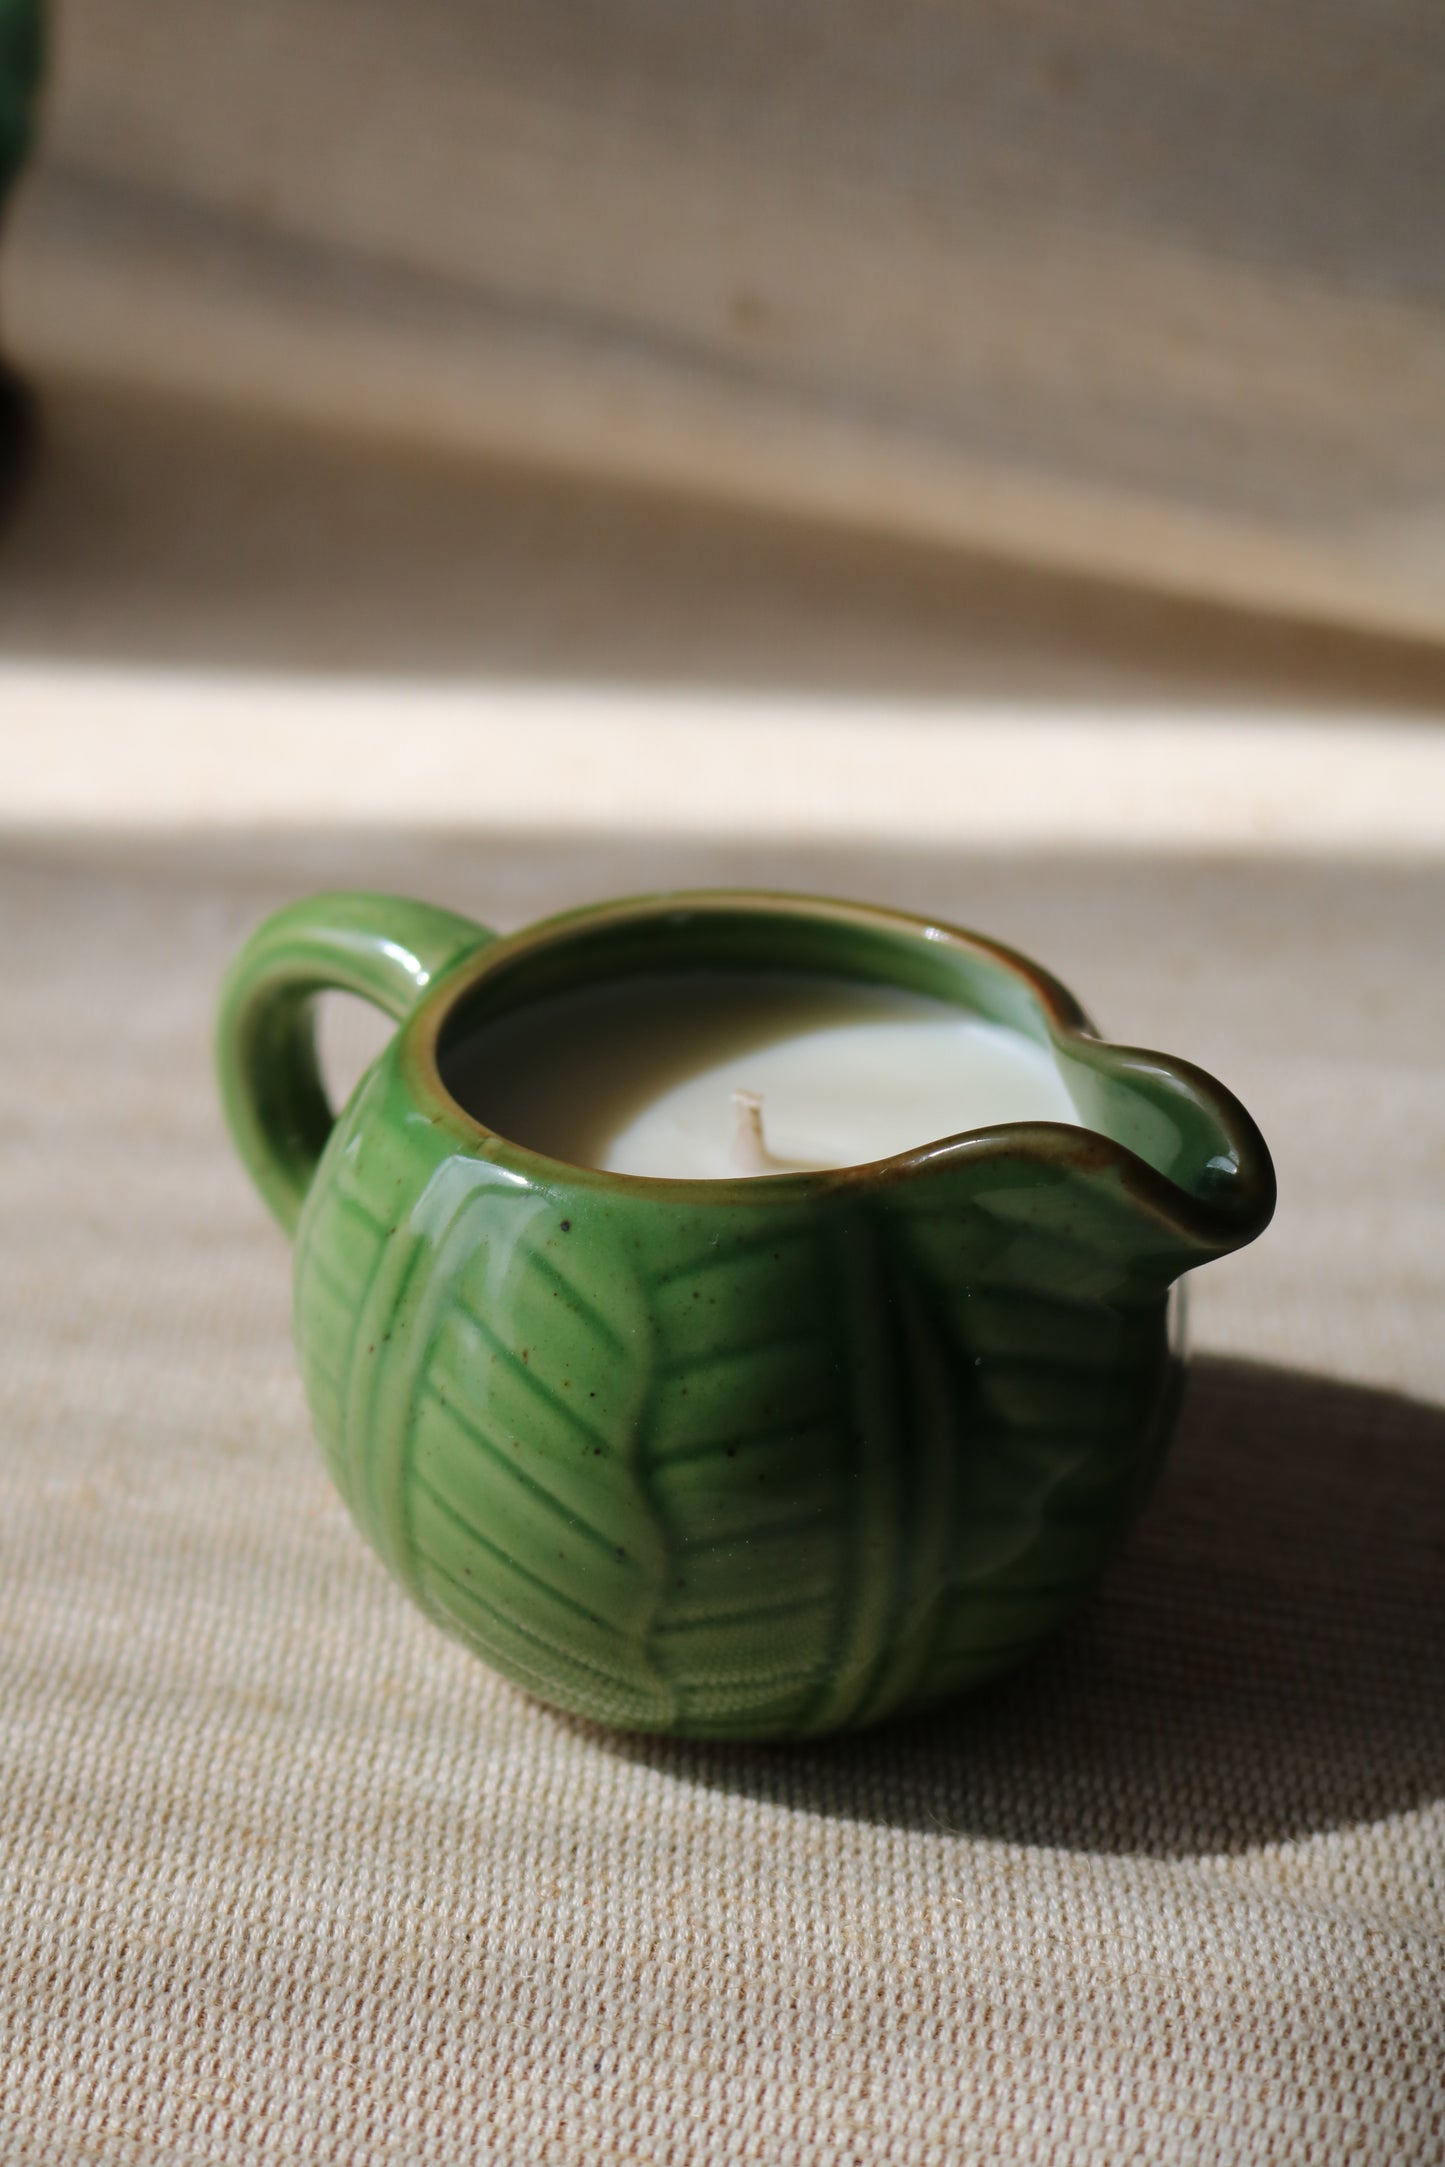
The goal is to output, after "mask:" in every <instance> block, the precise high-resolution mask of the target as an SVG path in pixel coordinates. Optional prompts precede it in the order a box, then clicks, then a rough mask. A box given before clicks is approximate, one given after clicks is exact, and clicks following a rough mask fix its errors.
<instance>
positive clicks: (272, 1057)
mask: <svg viewBox="0 0 1445 2167" xmlns="http://www.w3.org/2000/svg"><path fill="white" fill-rule="evenodd" d="M709 964H711V965H719V964H724V965H733V966H743V967H748V968H758V967H769V966H771V967H776V968H786V969H791V970H798V969H804V970H816V971H820V972H826V973H830V974H832V975H834V976H844V977H851V978H856V979H865V980H882V981H885V982H891V983H893V984H896V985H900V986H904V987H908V988H911V989H912V990H914V991H916V992H921V993H928V994H934V995H937V996H940V997H942V998H944V999H947V1000H953V1001H955V1002H958V1003H961V1004H963V1005H964V1006H965V1007H967V1008H968V1009H970V1010H971V1011H973V1012H974V1013H977V1014H981V1015H984V1016H987V1017H990V1018H992V1019H994V1020H996V1021H999V1022H1002V1023H1007V1024H1011V1025H1013V1026H1014V1027H1015V1028H1018V1029H1020V1030H1023V1031H1026V1032H1028V1033H1030V1034H1031V1035H1032V1036H1033V1037H1034V1038H1035V1039H1036V1040H1038V1041H1039V1042H1040V1043H1043V1044H1048V1045H1052V1047H1053V1049H1054V1053H1055V1056H1056V1058H1057V1060H1058V1062H1059V1065H1060V1068H1061V1070H1062V1072H1063V1074H1064V1077H1065V1080H1066V1082H1067V1083H1068V1085H1069V1088H1070V1090H1071V1091H1072V1093H1073V1095H1074V1098H1075V1103H1076V1104H1077V1105H1078V1106H1079V1108H1080V1111H1081V1113H1082V1114H1083V1115H1084V1117H1085V1118H1086V1119H1087V1120H1088V1121H1089V1122H1090V1123H1091V1124H1092V1127H1091V1128H1090V1129H1076V1128H1066V1127H1062V1126H1058V1125H1054V1124H1047V1123H1038V1124H1027V1125H1025V1124H1014V1125H1010V1126H1007V1127H1001V1128H995V1129H991V1130H985V1131H977V1132H974V1133H972V1134H968V1135H963V1136H958V1137H954V1138H952V1139H950V1140H948V1141H945V1142H941V1143H933V1144H930V1145H928V1146H927V1147H926V1148H924V1149H921V1150H919V1151H917V1152H914V1153H911V1154H909V1155H908V1156H906V1157H903V1158H898V1159H892V1160H887V1161H883V1162H880V1163H878V1164H875V1165H871V1166H862V1167H851V1168H844V1169H840V1170H837V1171H833V1172H828V1173H819V1174H806V1175H797V1174H786V1175H779V1176H775V1177H770V1178H765V1179H761V1180H736V1181H710V1182H673V1181H657V1180H642V1179H638V1178H633V1177H625V1176H620V1175H612V1174H604V1173H600V1172H597V1171H595V1170H592V1169H588V1168H582V1167H573V1166H568V1165H564V1164H562V1163H560V1162H558V1161H556V1160H551V1159H546V1158H542V1157H540V1156H538V1155H537V1154H535V1153H533V1152H529V1151H527V1150H524V1149H522V1148H520V1147H519V1146H518V1145H516V1144H514V1143H512V1142H510V1141H507V1140H506V1139H504V1138H502V1137H500V1136H497V1135H494V1134H492V1133H491V1132H490V1131H488V1130H486V1129H485V1128H483V1127H481V1126H480V1125H479V1124H478V1123H477V1122H476V1121H475V1120H474V1119H472V1118H471V1117H470V1116H469V1115H468V1114H467V1113H466V1112H464V1111H463V1110H462V1108H461V1107H460V1106H459V1105H458V1104H457V1103H456V1102H455V1100H453V1099H452V1097H451V1096H450V1095H449V1093H448V1091H447V1089H446V1087H445V1085H444V1083H443V1082H442V1080H441V1074H440V1072H439V1063H440V1064H441V1067H442V1068H445V1064H446V1055H447V1048H448V1046H449V1045H450V1044H453V1043H455V1042H456V1040H457V1038H458V1037H459V1036H460V1035H461V1034H463V1033H464V1032H465V1031H466V1030H467V1029H468V1028H470V1026H471V1025H472V1024H473V1023H475V1022H476V1021H479V1020H482V1019H484V1018H488V1017H492V1016H496V1015H499V1014H502V1013H504V1012H505V1011H506V1010H507V1009H509V1008H511V1007H515V1006H516V1005H518V1004H520V1003H523V1002H525V1001H528V1000H531V999H534V998H536V997H538V996H539V995H544V994H546V993H548V992H551V991H554V990H556V989H559V988H561V987H564V986H570V985H575V984H579V983H586V982H591V981H594V980H596V979H597V978H598V977H600V976H604V975H606V974H609V973H626V972H628V971H630V970H636V969H639V968H676V967H679V966H681V967H687V966H688V965H692V966H694V967H696V966H705V965H709ZM327 987H343V988H346V989H349V990H350V991H353V992H357V993H361V994H363V995H366V996H368V997H369V998H371V999H372V1000H374V1001H376V1002H378V1003H379V1004H380V1005H381V1006H382V1007H383V1008H384V1009H386V1010H387V1011H388V1013H389V1014H391V1015H392V1016H394V1017H395V1018H396V1019H397V1021H398V1023H399V1025H400V1028H399V1030H398V1031H397V1033H396V1035H395V1037H394V1038H393V1039H392V1041H391V1043H390V1044H389V1046H388V1047H387V1048H386V1050H385V1051H384V1052H383V1053H382V1054H381V1056H380V1057H379V1059H378V1060H377V1061H376V1062H375V1063H374V1065H373V1066H372V1067H371V1069H370V1070H369V1072H368V1073H367V1074H366V1076H365V1077H364V1078H363V1079H362V1082H361V1083H360V1084H359V1086H358V1087H357V1089H356V1091H355V1092H354V1094H353V1095H352V1098H351V1100H350V1102H349V1103H348V1105H347V1106H346V1108H345V1109H344V1111H343V1112H342V1113H341V1114H340V1115H339V1116H338V1117H336V1118H335V1119H334V1120H333V1116H332V1113H331V1109H330V1108H329V1106H328V1105H327V1102H326V1099H325V1097H324V1094H323V1092H322V1088H321V1084H320V1082H319V1079H318V1075H317V1069H316V1061H315V1054H314V1049H313V1039H312V1023H311V1007H312V1001H313V997H314V995H315V994H316V993H317V992H319V991H321V990H323V989H325V988H327ZM220 1066H221V1077H222V1083H223V1089H224V1094H225V1101H226V1107H227V1112H228V1116H229V1119H230V1122H231V1125H232V1129H233V1132H234V1134H235V1138H236V1141H237V1144H238V1147H239V1149H240V1151H241V1154H242V1157H243V1158H244V1160H245V1161H246V1164H247V1165H248V1167H249V1168H250V1170H251V1172H252V1174H253V1176H254V1178H255V1180H256V1182H257V1185H258V1187H259V1188H260V1189H261V1191H262V1194H263V1195H264V1196H265V1197H266V1199H267V1201H268V1202H269V1203H270V1204H271V1206H272V1208H273V1209H274V1211H275V1212H276V1214H277V1216H278V1217H279V1219H280V1220H281V1223H282V1224H283V1226H285V1227H286V1228H287V1229H288V1230H290V1231H294V1233H295V1237H296V1258H295V1272H296V1336H297V1346H298V1349H299V1353H300V1360H301V1367H302V1370H303V1373H304V1376H305V1382H306V1389H307V1393H308V1395H309V1398H310V1403H311V1408H312V1412H313V1415H314V1418H315V1424H316V1429H317V1432H318V1434H319V1436H320V1439H321V1444H322V1447H323V1450H324V1451H325V1454H326V1457H327V1461H328V1464H329V1466H330V1468H331V1472H332V1474H333V1475H334V1477H335V1479H336V1482H337V1484H338V1486H339V1488H340V1490H341V1492H342V1495H343V1496H344V1497H345V1499H346V1501H347V1504H348V1505H349V1507H350V1509H351V1512H352V1514H353V1515H354V1517H355V1519H356V1521H357V1524H358V1525H359V1527H360V1528H361V1529H362V1531H363V1533H364V1534H365V1535H366V1536H367V1538H368V1539H369V1540H370V1541H371V1542H372V1543H373V1544H374V1545H375V1546H376V1548H377V1549H378V1550H379V1551H380V1553H381V1555H382V1557H383V1558H384V1559H385V1560H386V1562H387V1564H388V1565H389V1566H390V1568H391V1570H392V1571H393V1572H394V1573H395V1574H396V1575H397V1577H398V1578H399V1579H400V1581H401V1582H402V1584H403V1585H404V1586H405V1587H406V1588H407V1589H408V1590H409V1591H410V1592H411V1594H412V1595H413V1596H414V1597H415V1598H416V1600H417V1602H418V1603H420V1605H421V1606H422V1608H423V1609H424V1610H425V1611H426V1612H427V1614H428V1615H429V1616H430V1617H432V1618H434V1619H435V1620H436V1621H437V1622H438V1624H440V1625H442V1626H443V1627H445V1629H446V1630H447V1631H449V1632H451V1633H453V1634H455V1635H456V1636H457V1637H458V1638H460V1639H461V1640H463V1641H465V1642H466V1643H467V1644H468V1646H470V1647H472V1648H474V1649H475V1650H476V1651H477V1652H478V1654H480V1655H482V1656H483V1657H485V1659H486V1660H487V1661H488V1662H489V1663H491V1664H494V1665H495V1666H496V1668H497V1669H499V1670H501V1671H503V1672H505V1673H506V1675H507V1676H508V1677H510V1678H512V1679H514V1680H516V1681H517V1683H519V1684H520V1685H522V1686H525V1687H526V1688H527V1689H528V1690H529V1691H530V1692H533V1693H535V1694H537V1695H538V1696H539V1697H540V1698H542V1699H543V1700H546V1701H550V1702H551V1703H553V1704H554V1705H555V1706H557V1707H560V1708H565V1709H570V1710H573V1711H575V1712H577V1713H579V1714H582V1715H586V1716H591V1717H594V1718H596V1719H598V1720H599V1721H601V1722H604V1723H610V1724H616V1725H621V1726H624V1727H627V1728H631V1729H638V1730H652V1731H672V1732H679V1733H684V1734H687V1735H691V1736H697V1737H730V1738H742V1737H746V1738H767V1737H788V1736H805V1735H809V1734H813V1733H818V1732H823V1731H829V1730H834V1729H837V1728H839V1727H842V1726H846V1725H856V1724H865V1723H872V1722H876V1721H877V1720H878V1719H879V1718H881V1717H884V1716H888V1715H891V1714H894V1713H896V1712H897V1711H899V1710H902V1709H905V1708H911V1707H916V1706H918V1705H920V1704H923V1703H926V1702H928V1701H932V1700H935V1699H937V1698H939V1697H941V1696H943V1695H945V1694H952V1693H955V1692H957V1691H959V1690H960V1689H962V1688H965V1687H968V1686H971V1685H974V1684H977V1683H978V1682H980V1681H981V1680H983V1679H985V1678H988V1677H991V1676H993V1675H994V1674H995V1673H996V1672H998V1671H1000V1670H1003V1669H1004V1668H1006V1667H1007V1666H1008V1665H1010V1664H1012V1663H1014V1662H1016V1661H1017V1660H1018V1659H1019V1658H1020V1657H1021V1656H1023V1655H1025V1654H1026V1653H1027V1652H1028V1651H1029V1649H1031V1648H1032V1647H1033V1646H1034V1645H1035V1644H1036V1643H1037V1642H1038V1640H1039V1639H1040V1638H1041V1637H1042V1636H1043V1635H1045V1634H1047V1633H1049V1632H1051V1631H1052V1630H1053V1628H1054V1627H1055V1626H1057V1625H1058V1624H1060V1623H1061V1621H1062V1620H1063V1619H1064V1618H1066V1617H1067V1616H1068V1614H1069V1612H1070V1610H1071V1609H1072V1608H1073V1607H1074V1606H1075V1605H1076V1604H1077V1602H1078V1600H1079V1598H1080V1596H1081V1595H1082V1594H1083V1593H1084V1592H1085V1591H1086V1590H1087V1588H1088V1587H1089V1586H1090V1584H1091V1583H1092V1582H1093V1581H1094V1579H1095V1578H1096V1576H1097V1575H1098V1573H1099V1571H1100V1569H1101V1567H1102V1566H1103V1564H1104V1562H1105V1561H1106V1559H1107V1558H1108V1556H1109V1555H1110V1553H1111V1551H1112V1550H1113V1548H1114V1547H1115V1545H1116V1544H1117V1542H1118V1540H1119V1538H1120V1536H1121V1534H1122V1533H1123V1531H1124V1530H1125V1529H1126V1528H1127V1526H1128V1525H1129V1523H1130V1521H1131V1519H1132V1518H1133V1516H1134V1514H1135V1513H1136V1511H1137V1510H1138V1508H1139V1506H1140V1505H1141V1503H1142V1502H1143V1500H1144V1498H1145V1497H1146V1495H1147V1493H1148V1491H1149V1488H1150V1485H1151V1483H1152V1481H1153V1479H1154V1476H1155V1474H1156V1472H1157V1469H1158V1467H1159V1464H1160V1459H1161V1456H1162V1454H1163V1452H1164V1449H1165V1446H1166V1444H1167V1441H1168V1436H1169V1431H1170V1428H1171V1425H1172V1421H1173V1417H1174V1412H1175V1406H1176V1400H1177V1388H1178V1382H1179V1374H1180V1362H1179V1350H1178V1346H1177V1343H1176V1341H1175V1338H1174V1336H1173V1335H1172V1334H1171V1329H1170V1301H1169V1295H1170V1289H1171V1287H1172V1286H1173V1284H1174V1282H1175V1281H1176V1280H1177V1279H1178V1278H1179V1276H1180V1275H1181V1274H1182V1273H1183V1272H1186V1271H1188V1270H1189V1269H1190V1268H1191V1267H1192V1266H1194V1265H1197V1264H1200V1263H1203V1262H1205V1261H1206V1260H1207V1259H1208V1258H1210V1257H1216V1256H1221V1255H1223V1254H1225V1253H1226V1252H1227V1251H1229V1250H1232V1249H1235V1248H1238V1247H1240V1246H1241V1245H1242V1244H1243V1243H1245V1242H1248V1241H1250V1240H1252V1239H1253V1237H1254V1236H1255V1235H1256V1234H1258V1233H1259V1232H1260V1231H1261V1229H1262V1228H1263V1227H1264V1226H1265V1225H1266V1223H1267V1222H1268V1220H1269V1217H1270V1214H1271V1211H1272V1209H1273V1205H1274V1176H1273V1172H1272V1169H1271V1166H1270V1162H1269V1156H1268V1153H1267V1152H1266V1150H1265V1147H1264V1144H1263V1141H1262V1140H1261V1138H1260V1136H1259V1133H1258V1131H1257V1130H1256V1128H1255V1126H1254V1124H1253V1122H1252V1121H1251V1120H1250V1118H1249V1116H1248V1115H1247V1114H1246V1113H1245V1112H1244V1110H1243V1108H1242V1107H1241V1106H1240V1105H1239V1104H1238V1103H1237V1101H1236V1100H1234V1099H1233V1098H1232V1097H1231V1096H1230V1095H1229V1093H1228V1092H1226V1091H1225V1090H1223V1089H1222V1087H1221V1086H1220V1085H1218V1084H1216V1083H1215V1082H1213V1081H1212V1080H1211V1079H1210V1078H1209V1077H1207V1076H1204V1075H1203V1074H1201V1073H1200V1072H1199V1071H1198V1070H1197V1069H1193V1068H1191V1067H1189V1066H1187V1065H1186V1064H1184V1063H1182V1062H1178V1061H1171V1060H1166V1059H1164V1058H1163V1057H1161V1056H1160V1055H1157V1054H1150V1053H1140V1052H1138V1051H1134V1050H1130V1049H1127V1048H1122V1047H1118V1046H1112V1045H1108V1044H1105V1043H1103V1042H1101V1041H1100V1040H1098V1039H1097V1038H1096V1037H1094V1036H1093V1035H1092V1033H1091V1031H1090V1028H1089V1026H1088V1024H1087V1021H1086V1019H1085V1018H1084V1016H1083V1013H1082V1011H1081V1010H1080V1009H1079V1008H1078V1006H1077V1004H1076V1003H1075V1002H1074V1001H1073V999H1072V998H1071V996H1070V995H1069V994H1067V993H1066V992H1065V991H1064V990H1063V988H1062V987H1060V986H1059V985H1058V984H1057V983H1056V982H1055V981H1053V980H1052V979H1050V978H1049V977H1048V976H1047V975H1046V974H1044V973H1043V972H1041V971H1039V970H1038V969H1036V968H1035V966H1033V965H1032V964H1030V963H1027V962H1026V961H1024V959H1022V958H1021V957H1018V956H1016V955H1014V954H1012V953H1011V952H1010V951H1008V950H1006V949H1002V948H999V947H997V946H995V945H993V944H992V943H990V942H987V941H984V940H981V939H979V938H977V937H976V936H973V935H970V934H966V933H961V932H958V931H955V930H953V929H952V928H949V927H944V926H938V925H933V924H930V923H928V922H926V921H923V920H919V919H913V918H908V917H903V916H900V915H897V914H895V913H891V912H887V911H880V910H870V909H865V908H861V907H859V906H855V905H851V904H843V903H830V902H822V901H816V900H813V899H809V898H801V897H786V896H766V895H742V894H722V895H698V896H664V897H655V898H649V899H643V900H641V901H638V902H629V903H620V904H611V905H607V906H605V907H602V908H599V909H596V910H590V911H580V912H575V913H572V914H570V915H568V916H566V917H563V918H558V919H553V920H551V921H549V922H548V923H547V924H544V925H541V926H538V927H535V928H532V929H530V930H529V931H527V932H524V933H520V934H517V935H515V936H512V937H511V938H508V939H496V938H494V937H493V936H492V935H490V934H488V933H485V932H483V931H482V930H481V929H480V928H478V927H476V926H474V925H472V924H470V923H469V922H468V921H466V920H464V919H459V918H456V917H454V916H451V915H450V914H448V913H445V912H442V911H437V910H432V909H429V908H427V907H426V906H424V905H421V904H417V903H409V902H401V901H397V900H394V899H388V898H385V897H380V896H366V895H341V896H322V897H318V898H316V899H315V900H314V901H312V902H309V903H303V904H300V905H297V906H295V907H294V908H292V909H289V910H285V911H282V912H281V913H279V914H278V915H277V916H276V917H274V918H272V919H270V920H269V921H268V922H267V923H266V924H265V925H263V926H262V927H261V928H260V930H259V931H258V932H257V933H256V935H255V936H254V938H253V939H252V941H251V942H250V944H249V945H248V946H247V948H246V949H245V950H244V951H243V953H242V954H241V956H240V957H239V958H238V959H237V962H236V964H235V966H234V967H233V970H232V972H231V975H230V978H229V980H228V983H227V987H226V992H225V996H224V1002H223V1008H222V1016H221V1026H220ZM578 1087H579V1089H583V1088H585V1060H581V1061H579V1086H578Z"/></svg>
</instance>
